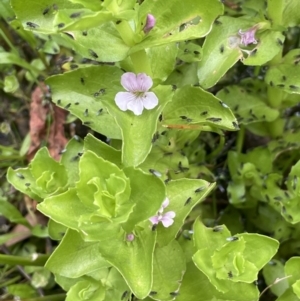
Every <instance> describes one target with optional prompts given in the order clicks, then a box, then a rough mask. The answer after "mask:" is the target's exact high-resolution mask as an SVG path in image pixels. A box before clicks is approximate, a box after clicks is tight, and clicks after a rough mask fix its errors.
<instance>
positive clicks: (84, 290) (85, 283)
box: [66, 279, 105, 301]
mask: <svg viewBox="0 0 300 301" xmlns="http://www.w3.org/2000/svg"><path fill="white" fill-rule="evenodd" d="M104 297H105V288H104V286H103V285H102V283H101V282H99V281H96V280H93V279H89V280H82V281H79V282H77V283H76V284H75V285H73V286H72V287H71V289H70V290H69V291H68V293H67V298H66V301H73V300H90V301H103V300H104Z"/></svg>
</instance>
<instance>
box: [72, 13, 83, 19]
mask: <svg viewBox="0 0 300 301" xmlns="http://www.w3.org/2000/svg"><path fill="white" fill-rule="evenodd" d="M81 14H82V12H77V13H73V14H71V15H70V18H71V19H75V18H78V17H80V15H81Z"/></svg>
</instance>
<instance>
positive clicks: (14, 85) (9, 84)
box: [3, 75, 19, 93]
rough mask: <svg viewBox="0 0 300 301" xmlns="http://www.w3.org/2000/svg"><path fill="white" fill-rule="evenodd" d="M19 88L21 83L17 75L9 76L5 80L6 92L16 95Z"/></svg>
mask: <svg viewBox="0 0 300 301" xmlns="http://www.w3.org/2000/svg"><path fill="white" fill-rule="evenodd" d="M18 88H19V81H18V79H17V77H16V76H15V75H7V76H5V78H4V88H3V90H4V92H6V93H14V92H15V91H16V90H18Z"/></svg>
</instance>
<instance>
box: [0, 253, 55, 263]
mask: <svg viewBox="0 0 300 301" xmlns="http://www.w3.org/2000/svg"><path fill="white" fill-rule="evenodd" d="M48 258H49V255H44V254H42V255H38V256H37V258H32V257H22V256H13V255H4V254H0V264H9V265H13V266H14V265H22V266H24V265H25V266H44V265H45V263H46V261H47V260H48Z"/></svg>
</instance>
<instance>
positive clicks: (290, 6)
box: [282, 0, 300, 27]
mask: <svg viewBox="0 0 300 301" xmlns="http://www.w3.org/2000/svg"><path fill="white" fill-rule="evenodd" d="M299 10H300V3H299V1H297V0H291V1H288V0H285V1H284V8H283V13H282V25H283V26H285V27H293V26H296V25H299V24H300V16H299V14H298V12H299Z"/></svg>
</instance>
